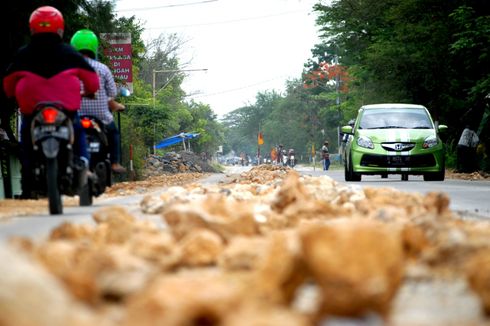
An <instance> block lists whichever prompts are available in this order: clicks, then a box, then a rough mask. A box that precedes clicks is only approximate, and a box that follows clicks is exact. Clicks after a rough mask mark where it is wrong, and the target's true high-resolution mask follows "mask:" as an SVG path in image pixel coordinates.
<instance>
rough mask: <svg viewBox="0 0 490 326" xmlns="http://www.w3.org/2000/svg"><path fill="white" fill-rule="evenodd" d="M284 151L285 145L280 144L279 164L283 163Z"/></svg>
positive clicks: (278, 151) (278, 150)
mask: <svg viewBox="0 0 490 326" xmlns="http://www.w3.org/2000/svg"><path fill="white" fill-rule="evenodd" d="M284 152H285V149H284V146H283V145H282V144H279V147H278V148H277V164H282V159H283V156H284Z"/></svg>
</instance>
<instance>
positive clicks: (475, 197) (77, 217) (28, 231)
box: [0, 166, 490, 241]
mask: <svg viewBox="0 0 490 326" xmlns="http://www.w3.org/2000/svg"><path fill="white" fill-rule="evenodd" d="M250 168H251V167H242V166H232V167H228V168H227V170H226V173H224V174H214V175H211V176H209V177H208V178H206V179H203V180H202V182H203V183H217V182H218V181H220V180H222V179H224V178H225V177H226V176H227V175H233V174H239V173H242V172H245V171H247V170H249V169H250ZM296 170H297V171H298V172H300V173H302V174H305V175H311V176H320V175H325V174H326V175H328V176H330V177H332V178H333V179H334V180H336V181H338V182H345V181H344V172H343V170H329V171H326V172H324V171H322V170H321V169H319V168H316V169H313V168H311V167H297V168H296ZM348 184H349V185H350V186H352V187H366V186H369V187H392V188H395V189H398V190H401V191H407V192H420V193H427V192H430V191H441V192H446V193H447V194H448V195H449V197H450V199H451V204H450V207H451V209H452V210H453V211H455V212H457V213H459V214H460V215H461V216H462V217H465V218H484V219H487V218H488V219H490V181H468V180H449V179H447V180H446V181H442V182H424V181H423V179H422V177H418V176H410V178H409V181H401V178H400V176H394V175H393V176H391V175H390V176H389V178H388V179H382V178H381V177H380V176H363V177H362V181H361V182H348ZM158 192H159V191H158V190H156V191H153V192H152V193H158ZM149 194H151V193H145V194H139V195H130V196H124V197H111V198H100V199H96V200H95V202H94V205H93V206H90V207H78V206H75V207H65V208H64V214H62V215H58V216H50V215H49V214H48V213H44V214H38V215H31V216H22V217H13V218H10V219H7V220H6V221H3V222H0V239H1V240H6V239H8V238H9V237H11V236H27V237H33V238H39V237H43V236H45V235H47V234H48V233H49V231H50V230H51V229H52V228H54V227H56V226H57V225H59V224H61V223H63V222H74V223H93V221H92V217H91V214H92V213H93V212H94V211H96V210H97V209H100V208H101V207H106V206H112V205H120V206H125V207H126V208H127V209H128V210H129V211H130V212H131V213H132V214H134V215H136V216H140V217H141V218H147V219H151V220H153V221H155V222H157V223H159V222H160V217H159V216H151V215H144V216H143V214H142V213H141V211H140V209H139V203H140V201H141V199H142V198H143V197H144V196H146V195H149ZM1 240H0V241H1Z"/></svg>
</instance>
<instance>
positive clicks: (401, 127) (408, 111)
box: [342, 104, 447, 181]
mask: <svg viewBox="0 0 490 326" xmlns="http://www.w3.org/2000/svg"><path fill="white" fill-rule="evenodd" d="M445 129H447V126H445V125H439V126H438V127H437V128H436V127H435V126H434V122H433V121H432V118H431V116H430V114H429V111H428V110H427V108H425V107H424V106H422V105H415V104H371V105H364V106H362V107H361V108H360V109H359V113H358V115H357V119H356V121H355V123H354V126H344V127H342V132H343V133H344V134H347V135H348V137H346V138H345V139H346V143H345V150H344V154H343V159H344V166H345V180H346V181H361V176H362V175H363V174H380V175H381V176H382V177H385V178H386V177H387V176H388V174H399V175H401V178H402V180H405V181H406V180H408V175H409V174H412V175H416V174H418V175H423V176H424V180H425V181H443V180H444V173H445V164H444V156H445V149H444V144H443V142H442V141H441V139H440V138H439V132H441V131H443V130H445Z"/></svg>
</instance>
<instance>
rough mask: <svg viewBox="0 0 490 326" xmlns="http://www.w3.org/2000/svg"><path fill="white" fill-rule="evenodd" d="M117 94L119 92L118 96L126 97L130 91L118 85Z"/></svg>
mask: <svg viewBox="0 0 490 326" xmlns="http://www.w3.org/2000/svg"><path fill="white" fill-rule="evenodd" d="M118 94H119V96H122V97H128V96H130V95H131V92H130V91H129V89H127V88H126V87H120V88H119V91H118Z"/></svg>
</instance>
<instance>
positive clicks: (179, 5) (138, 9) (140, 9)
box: [116, 0, 218, 12]
mask: <svg viewBox="0 0 490 326" xmlns="http://www.w3.org/2000/svg"><path fill="white" fill-rule="evenodd" d="M216 1H218V0H203V1H197V2H189V3H182V4H175V5H164V6H156V7H143V8H131V9H119V10H116V11H117V12H125V11H145V10H154V9H162V8H173V7H184V6H193V5H200V4H204V3H209V2H216Z"/></svg>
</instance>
